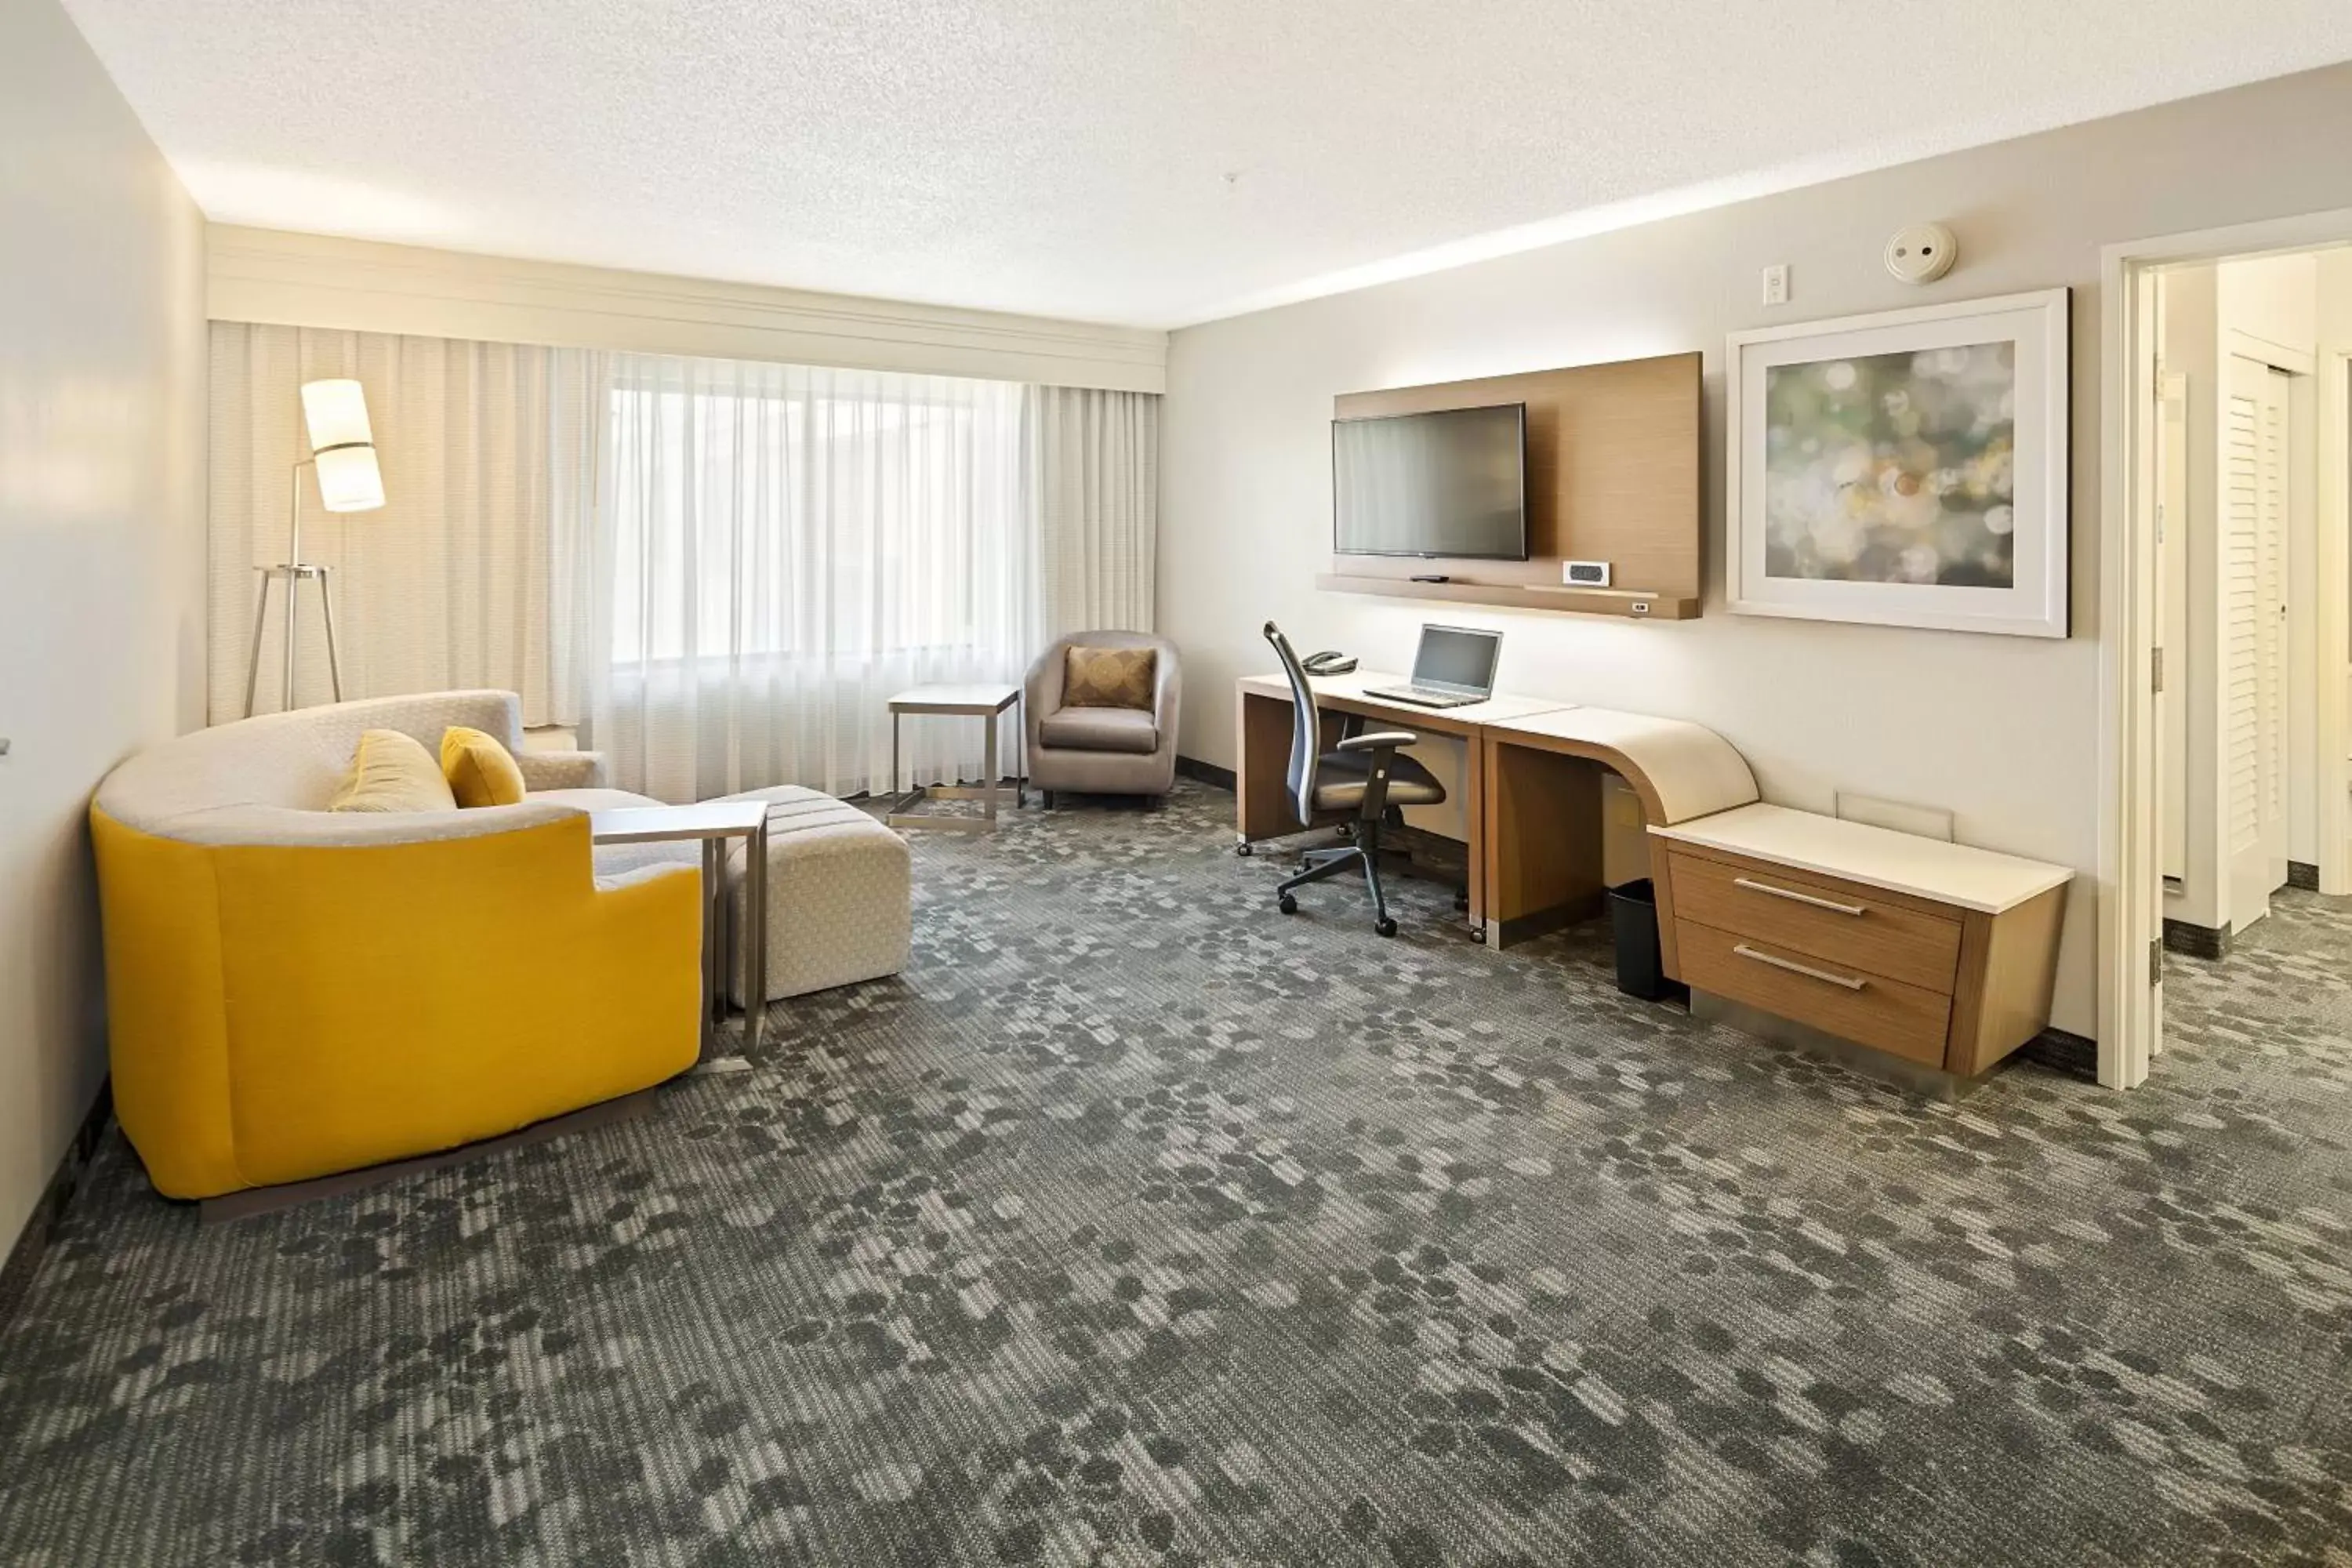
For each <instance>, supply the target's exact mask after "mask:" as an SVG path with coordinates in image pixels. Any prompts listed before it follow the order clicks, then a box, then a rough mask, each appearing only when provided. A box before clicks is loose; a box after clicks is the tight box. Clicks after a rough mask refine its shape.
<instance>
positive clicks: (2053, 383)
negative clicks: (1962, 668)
mask: <svg viewBox="0 0 2352 1568" xmlns="http://www.w3.org/2000/svg"><path fill="white" fill-rule="evenodd" d="M2069 302H2070V301H2069V294H2068V291H2067V290H2066V289H2037V290H2034V291H2032V292H2030V293H2023V294H2006V295H2001V296H1999V297H1996V298H1992V299H1985V300H1955V301H1953V302H1951V303H1949V304H1939V305H1923V306H1919V307H1917V308H1916V309H1912V310H1888V311H1884V312H1880V313H1877V314H1873V315H1866V316H1844V317H1840V318H1837V319H1835V320H1832V321H1804V322H1797V323H1792V324H1790V325H1788V326H1780V327H1767V328H1760V329H1758V330H1756V331H1745V332H1734V333H1732V334H1731V335H1730V337H1729V339H1728V340H1727V359H1726V372H1725V381H1726V384H1727V388H1728V397H1727V407H1726V411H1725V421H1724V425H1725V446H1726V448H1727V450H1726V454H1725V469H1724V490H1725V494H1726V496H1727V510H1728V512H1729V517H1728V520H1727V522H1728V526H1727V528H1726V529H1725V543H1724V557H1725V559H1724V584H1725V596H1726V599H1727V603H1728V605H1729V607H1730V609H1731V610H1732V611H1733V612H1734V613H1735V614H1738V615H1747V616H1791V617H1795V618H1798V619H1802V620H1817V621H1858V622H1864V623H1869V624H1873V625H1878V626H1918V627H1927V628H1931V629H1935V630H1941V631H1964V632H1989V633H1995V634H2000V635H2005V636H2011V637H2065V636H2066V635H2067V633H2068V624H2067V623H2068V606H2069V600H2068V586H2067V561H2068V554H2067V551H2068V542H2067V541H2068V528H2067V496H2068V476H2069V467H2068V457H2067V428H2068V418H2069V403H2070V382H2069V379H2068V370H2067V349H2068V331H2069V322H2068V308H2069ZM2000 344H2009V345H2011V353H2010V356H2009V363H2010V367H2011V372H2012V374H2013V382H2012V383H2011V385H2010V394H2011V395H2010V398H2009V401H2008V403H2007V404H2006V405H2004V417H2005V421H2006V425H2007V428H2008V433H2009V434H2010V435H2011V437H2012V441H2011V447H2010V448H2009V450H2010V452H2011V458H2012V462H2013V473H2012V476H2011V481H2012V482H2011V489H2010V490H2009V492H2008V495H2007V504H2006V506H2005V507H2003V508H1998V509H1994V510H1995V511H1998V512H2000V514H2001V515H2000V516H1999V517H1998V523H1999V525H2000V527H1999V528H1996V527H1995V526H1994V522H1993V521H1991V519H1992V518H1993V516H1994V512H1992V511H1989V512H1988V513H1987V514H1986V516H1987V521H1984V522H1983V523H1981V524H1980V525H1979V528H1980V533H1981V534H1983V535H1984V536H1985V537H1986V539H1987V542H1988V544H1989V545H1990V548H1991V549H1995V550H1997V549H1998V548H1999V542H1998V541H1997V540H1991V539H1990V534H1991V533H1993V532H1999V531H2006V532H2007V533H2008V536H2009V537H2008V544H2007V549H2008V555H2007V559H2006V561H2005V562H2001V563H2000V564H2001V567H2002V569H2004V570H2005V571H2006V572H2007V574H2008V576H2009V581H2008V582H2007V583H2006V584H2002V585H1961V584H1954V583H1951V582H1946V581H1928V580H1922V579H1920V578H1916V577H1913V578H1906V577H1903V576H1899V575H1872V576H1868V577H1828V576H1822V575H1819V574H1815V573H1813V572H1809V571H1805V570H1801V569H1799V570H1789V569H1786V568H1787V566H1788V564H1789V563H1790V562H1791V561H1792V560H1796V559H1801V557H1798V556H1792V554H1791V552H1790V548H1789V542H1790V537H1791V531H1792V529H1794V528H1797V527H1800V526H1802V523H1803V519H1802V516H1801V511H1802V509H1803V508H1804V507H1806V506H1808V505H1812V504H1814V500H1813V498H1814V497H1815V496H1817V495H1818V494H1819V487H1820V486H1821V485H1822V484H1823V483H1826V482H1827V480H1826V479H1823V478H1821V477H1818V476H1813V475H1801V476H1800V477H1801V478H1803V479H1807V480H1809V481H1810V483H1811V489H1808V487H1807V485H1805V484H1799V483H1795V482H1793V481H1792V479H1791V475H1790V469H1791V468H1792V467H1796V466H1799V465H1801V464H1803V463H1805V462H1807V461H1809V460H1810V459H1809V458H1801V457H1797V456H1794V455H1793V454H1792V452H1791V442H1792V439H1793V438H1794V437H1795V435H1796V433H1795V432H1794V431H1792V430H1791V429H1790V428H1786V427H1784V428H1783V429H1782V430H1780V432H1778V433H1777V447H1776V446H1775V441H1776V433H1775V432H1774V431H1773V430H1772V429H1770V427H1769V420H1770V419H1771V418H1772V417H1774V413H1773V410H1772V408H1771V404H1770V399H1769V398H1768V395H1767V393H1768V387H1769V385H1770V383H1769V380H1768V373H1769V372H1770V371H1771V370H1773V369H1774V368H1775V367H1779V366H1790V365H1794V366H1811V365H1822V366H1829V367H1832V372H1825V373H1824V374H1825V375H1827V374H1832V373H1833V372H1843V373H1846V374H1849V378H1850V376H1851V371H1850V367H1847V366H1845V365H1843V362H1844V361H1848V360H1855V359H1867V358H1870V357H1872V356H1881V355H1885V356H1895V355H1902V354H1913V355H1917V354H1921V353H1932V352H1934V351H1937V350H1958V349H1985V348H1990V347H1991V346H1993V345H2000ZM1883 374H1889V375H1896V376H1899V375H1900V374H1903V373H1902V372H1900V371H1899V370H1895V371H1885V372H1883ZM1899 390H1900V389H1899V388H1898V389H1897V391H1898V393H1899ZM1781 417H1784V418H1785V417H1786V411H1785V409H1784V410H1783V411H1782V413H1781ZM1979 428H1981V426H1979ZM1840 438H1843V439H1848V440H1853V439H1854V437H1850V436H1849V437H1840ZM1818 444H1819V442H1818V439H1811V444H1809V445H1807V446H1806V447H1805V448H1804V450H1805V451H1806V452H1808V453H1811V452H1812V451H1814V449H1815V447H1817V446H1818ZM1877 449H1878V450H1879V451H1881V452H1882V453H1884V452H1885V451H1886V450H1887V449H1889V448H1888V447H1886V446H1885V444H1883V443H1882V444H1881V446H1880V447H1878V448H1877ZM1776 456H1777V457H1778V458H1779V460H1780V469H1779V471H1777V472H1776V470H1775V467H1774V459H1775V458H1776ZM1820 466H1821V465H1820V464H1818V463H1816V464H1815V467H1817V468H1818V467H1820ZM1842 471H1843V470H1839V472H1841V473H1842ZM1947 473H1948V470H1938V477H1939V478H1941V477H1942V476H1943V475H1945V474H1947ZM1830 477H1832V478H1834V477H1836V476H1835V475H1831V476H1830ZM1881 477H1882V478H1884V477H1885V474H1884V473H1882V474H1881ZM1855 482H1859V481H1855ZM1902 482H1905V483H1910V482H1913V481H1912V480H1911V479H1909V478H1907V477H1905V478H1903V479H1902ZM1890 493H1891V492H1890ZM1945 493H1954V492H1945ZM1981 493H1982V492H1981V491H1979V498H1981ZM1774 497H1777V498H1778V499H1777V500H1776V501H1772V504H1770V505H1768V500H1772V498H1774ZM1792 497H1793V498H1795V499H1793V500H1792V499H1791V498H1792ZM1822 504H1826V503H1822ZM1860 504H1862V505H1865V506H1866V505H1867V504H1868V497H1867V493H1866V492H1865V494H1864V496H1863V497H1862V498H1860ZM1979 504H1981V500H1979ZM1775 507H1777V512H1776V511H1775V510H1774V509H1775ZM1792 513H1794V514H1796V515H1792ZM1775 524H1777V525H1778V533H1777V534H1775V533H1774V532H1773V529H1774V526H1775ZM1776 541H1777V546H1778V547H1777V549H1776V548H1775V544H1776ZM1798 548H1799V549H1804V548H1807V546H1806V544H1805V542H1803V541H1801V540H1800V541H1799V543H1798ZM1884 553H1885V552H1883V551H1880V552H1875V553H1874V559H1879V558H1883V556H1884ZM1902 559H1903V563H1904V567H1903V569H1905V570H1913V571H1917V570H1930V571H1932V570H1937V569H1938V568H1937V567H1936V566H1935V565H1933V564H1932V563H1935V562H1936V561H1937V555H1936V553H1935V552H1934V551H1933V550H1932V549H1930V550H1928V551H1927V554H1926V555H1925V557H1924V560H1925V561H1926V562H1927V563H1931V564H1929V565H1928V566H1927V567H1925V568H1922V567H1920V566H1919V565H1918V562H1919V561H1920V560H1921V559H1923V558H1922V557H1919V556H1916V555H1910V554H1906V555H1905V556H1904V557H1903V558H1902ZM1966 559H1967V560H1969V561H1970V562H1976V561H1979V560H1991V561H2000V557H1999V556H1998V555H1995V554H1990V553H1987V554H1983V555H1974V554H1972V555H1969V556H1968V557H1966ZM1774 561H1778V562H1780V563H1782V566H1783V569H1782V570H1780V571H1777V572H1776V571H1770V570H1768V564H1769V563H1771V562H1774ZM1856 569H1857V570H1876V568H1872V567H1868V566H1857V568H1856Z"/></svg>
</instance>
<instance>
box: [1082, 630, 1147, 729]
mask: <svg viewBox="0 0 2352 1568" xmlns="http://www.w3.org/2000/svg"><path fill="white" fill-rule="evenodd" d="M1159 673H1160V650H1159V649H1158V648H1150V647H1077V646H1076V644H1073V645H1072V646H1071V647H1070V650H1069V654H1068V657H1067V658H1066V660H1065V662H1064V665H1063V668H1062V706H1063V707H1065V708H1140V709H1142V710H1144V711H1145V712H1146V713H1149V712H1150V711H1151V689H1152V687H1153V686H1154V685H1155V684H1156V678H1157V677H1158V675H1159Z"/></svg>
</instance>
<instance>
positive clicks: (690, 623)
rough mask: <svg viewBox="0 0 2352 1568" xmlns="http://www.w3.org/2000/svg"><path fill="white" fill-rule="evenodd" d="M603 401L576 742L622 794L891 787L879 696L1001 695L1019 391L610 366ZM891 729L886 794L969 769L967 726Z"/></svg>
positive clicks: (1002, 386) (1007, 649)
mask: <svg viewBox="0 0 2352 1568" xmlns="http://www.w3.org/2000/svg"><path fill="white" fill-rule="evenodd" d="M1020 417H1021V388H1020V387H1019V386H1017V385H1014V384H1008V383H998V382H983V381H967V380H961V379H954V378H948V377H936V376H919V375H903V374H887V373H881V372H870V371H847V370H819V369H809V368H805V367H802V366H797V365H779V364H759V363H740V362H733V361H719V360H684V359H677V358H669V357H643V356H630V355H614V356H612V358H611V360H610V374H609V382H608V391H607V408H606V413H605V421H604V462H603V468H602V473H603V490H602V494H601V496H600V497H599V500H598V505H597V508H596V528H595V543H594V548H593V589H592V599H593V605H594V606H595V613H596V628H595V635H594V637H593V646H594V647H595V648H596V650H597V653H596V655H595V657H593V658H592V659H591V661H590V670H589V690H590V701H589V708H590V721H589V733H590V739H591V742H592V743H593V744H594V745H595V746H597V747H598V748H599V749H601V750H604V751H605V752H608V753H610V754H611V756H612V758H613V759H614V771H615V775H616V776H615V782H616V783H617V784H620V785H621V786H622V787H624V788H629V789H635V790H641V791H643V792H644V793H646V794H648V795H656V796H658V797H660V798H662V799H665V800H675V801H686V800H699V799H708V798H709V797H710V796H713V795H725V794H729V793H731V792H733V791H736V790H740V789H751V788H756V787H760V786H761V785H766V784H779V783H790V784H807V785H810V786H813V787H814V788H818V789H822V790H825V791H828V792H830V793H833V794H836V795H846V794H854V793H856V792H857V791H859V790H864V789H867V788H872V789H876V790H881V789H885V788H887V787H892V784H893V782H894V781H892V780H891V779H890V776H889V773H890V750H891V743H890V736H891V731H890V717H889V714H888V712H887V708H886V704H887V700H888V699H889V698H890V696H891V694H892V693H894V692H896V691H898V690H900V689H904V688H907V687H909V686H917V685H922V684H925V683H929V682H935V681H967V680H1015V679H1019V678H1020V676H1021V674H1022V672H1023V670H1024V668H1025V667H1026V663H1027V659H1028V656H1029V651H1030V650H1031V649H1032V648H1034V647H1035V646H1037V644H1038V642H1039V640H1040V639H1041V637H1042V627H1043V621H1042V616H1041V612H1040V609H1039V604H1038V595H1037V592H1036V581H1037V558H1036V530H1035V529H1034V527H1033V526H1031V525H1030V523H1029V521H1028V519H1027V516H1026V513H1025V511H1024V506H1023V490H1022V484H1021V451H1022V447H1021V438H1020ZM905 735H906V749H905V751H904V752H903V753H902V755H901V758H900V763H901V768H900V777H899V780H898V781H897V782H898V783H903V782H904V781H905V780H906V779H908V778H909V777H913V776H920V777H926V778H937V777H942V776H963V777H977V776H978V773H979V771H980V762H981V742H982V731H981V727H980V724H979V723H978V721H972V720H961V721H949V720H922V721H917V720H909V721H907V723H906V731H905ZM1011 742H1012V729H1011V726H1010V724H1009V723H1008V724H1007V725H1006V728H1005V730H1004V731H1003V744H1004V745H1005V746H1006V747H1007V748H1008V749H1007V750H1006V752H1004V756H1005V757H1006V758H1007V759H1009V758H1010V757H1011V755H1012V752H1011V751H1010V750H1009V748H1010V745H1011Z"/></svg>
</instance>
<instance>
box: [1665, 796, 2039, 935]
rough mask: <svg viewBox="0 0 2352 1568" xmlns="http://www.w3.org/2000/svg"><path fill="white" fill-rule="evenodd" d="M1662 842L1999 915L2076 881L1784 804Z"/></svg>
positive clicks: (1741, 812)
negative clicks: (1750, 858)
mask: <svg viewBox="0 0 2352 1568" xmlns="http://www.w3.org/2000/svg"><path fill="white" fill-rule="evenodd" d="M1650 831H1651V832H1653V833H1654V834H1656V835H1658V836H1659V837H1662V838H1673V839H1678V840H1680V841H1681V842H1683V843H1685V844H1697V845H1703V846H1706V847H1710V848H1716V849H1723V850H1727V851H1729V852H1730V853H1732V854H1736V855H1748V856H1753V857H1754V858H1757V859H1759V860H1769V861H1771V862H1772V863H1773V864H1775V865H1780V866H1786V867H1788V868H1790V869H1791V870H1795V871H1815V872H1819V873H1820V874H1821V875H1822V876H1824V877H1836V878H1839V879H1843V880H1844V881H1848V882H1860V883H1861V884H1863V885H1864V887H1869V888H1884V889H1886V890H1887V891H1888V892H1890V893H1908V894H1910V895H1911V896H1912V897H1914V898H1920V899H1929V900H1934V901H1935V902H1937V903H1939V904H1953V905H1957V906H1958V907H1959V908H1961V909H1964V910H1977V911H1978V912H1979V913H1982V914H1988V915H1997V914H2000V913H2001V912H2002V911H2004V910H2012V909H2015V908H2016V907H2017V906H2018V905H2020V904H2021V903H2024V902H2025V901H2026V900H2029V899H2036V898H2039V897H2041V896H2042V894H2043V893H2046V892H2048V891H2049V890H2050V889H2053V888H2056V887H2063V885H2064V884H2066V883H2067V882H2070V881H2072V880H2074V872H2073V870H2071V869H2070V868H2066V867H2064V866H2052V865H2048V864H2046V863H2044V862H2042V861H2040V860H2025V859H2021V858H2018V857H2016V856H2014V855H2002V854H1998V853H1996V852H1995V851H1993V850H1990V849H1978V848H1974V847H1970V846H1969V845H1966V844H1947V843H1945V842H1944V841H1943V840H1941V839H1939V838H1921V837H1918V836H1917V835H1916V834H1910V833H1896V832H1895V831H1893V830H1892V829H1889V828H1885V827H1868V826H1864V825H1863V824H1861V823H1859V822H1846V821H1843V820H1841V819H1840V818H1838V817H1834V816H1821V815H1819V814H1818V813H1815V812H1811V811H1793V810H1790V808H1789V807H1787V806H1785V805H1761V804H1759V805H1743V806H1738V807H1736V808H1734V809H1733V810H1730V811H1722V812H1717V813H1716V814H1715V815H1714V816H1702V817H1698V818H1696V819H1695V820H1693V821H1689V822H1684V823H1678V824H1676V825H1675V826H1671V827H1656V826H1654V827H1652V828H1651V829H1650Z"/></svg>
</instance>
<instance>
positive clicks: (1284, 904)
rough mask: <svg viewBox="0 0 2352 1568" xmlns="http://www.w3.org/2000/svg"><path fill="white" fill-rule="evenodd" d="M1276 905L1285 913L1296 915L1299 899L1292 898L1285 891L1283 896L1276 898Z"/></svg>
mask: <svg viewBox="0 0 2352 1568" xmlns="http://www.w3.org/2000/svg"><path fill="white" fill-rule="evenodd" d="M1275 907H1276V909H1278V910H1281V911H1282V912H1283V913H1284V914H1286V915H1295V914H1297V912H1298V900H1297V899H1294V898H1292V897H1291V896H1290V895H1289V894H1288V893H1285V894H1283V895H1282V897H1281V898H1279V899H1277V900H1275Z"/></svg>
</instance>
